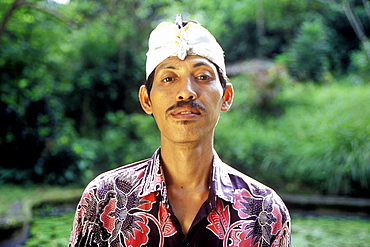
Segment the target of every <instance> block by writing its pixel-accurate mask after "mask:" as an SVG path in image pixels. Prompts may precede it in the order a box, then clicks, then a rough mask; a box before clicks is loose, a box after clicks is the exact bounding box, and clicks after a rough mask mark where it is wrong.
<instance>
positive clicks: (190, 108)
mask: <svg viewBox="0 0 370 247" xmlns="http://www.w3.org/2000/svg"><path fill="white" fill-rule="evenodd" d="M167 112H168V114H169V115H170V116H172V117H174V118H175V119H179V120H193V119H196V118H198V117H200V116H202V114H203V113H202V112H205V108H204V106H203V105H201V104H199V103H198V102H194V101H179V102H177V103H176V104H175V105H173V106H171V107H170V108H169V109H168V110H167Z"/></svg>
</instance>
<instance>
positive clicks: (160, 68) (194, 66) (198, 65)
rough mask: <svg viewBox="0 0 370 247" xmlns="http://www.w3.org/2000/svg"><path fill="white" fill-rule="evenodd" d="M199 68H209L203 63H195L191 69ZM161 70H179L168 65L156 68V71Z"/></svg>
mask: <svg viewBox="0 0 370 247" xmlns="http://www.w3.org/2000/svg"><path fill="white" fill-rule="evenodd" d="M201 66H208V67H209V66H210V65H209V64H207V63H205V62H199V63H196V64H194V65H193V68H197V67H201ZM162 69H175V70H178V69H179V68H178V67H175V66H173V65H168V64H162V65H161V66H159V67H158V70H162Z"/></svg>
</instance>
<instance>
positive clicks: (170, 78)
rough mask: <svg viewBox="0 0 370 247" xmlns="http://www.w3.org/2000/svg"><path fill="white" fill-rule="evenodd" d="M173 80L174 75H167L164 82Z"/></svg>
mask: <svg viewBox="0 0 370 247" xmlns="http://www.w3.org/2000/svg"><path fill="white" fill-rule="evenodd" d="M173 80H174V78H173V77H166V78H164V79H163V82H171V81H173Z"/></svg>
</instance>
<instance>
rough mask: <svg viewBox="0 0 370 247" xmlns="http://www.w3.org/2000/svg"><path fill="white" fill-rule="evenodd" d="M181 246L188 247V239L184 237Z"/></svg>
mask: <svg viewBox="0 0 370 247" xmlns="http://www.w3.org/2000/svg"><path fill="white" fill-rule="evenodd" d="M183 246H184V247H189V246H190V242H189V240H187V239H185V240H184V242H183Z"/></svg>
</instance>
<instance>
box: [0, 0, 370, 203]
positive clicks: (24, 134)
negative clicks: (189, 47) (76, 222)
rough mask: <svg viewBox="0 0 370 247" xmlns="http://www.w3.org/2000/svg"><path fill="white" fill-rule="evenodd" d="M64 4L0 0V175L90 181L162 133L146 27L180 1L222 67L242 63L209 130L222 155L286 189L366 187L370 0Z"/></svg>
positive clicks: (179, 9) (143, 151)
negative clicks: (150, 99) (146, 109)
mask: <svg viewBox="0 0 370 247" xmlns="http://www.w3.org/2000/svg"><path fill="white" fill-rule="evenodd" d="M58 2H59V3H58ZM65 3H68V4H60V0H58V1H56V0H3V1H2V3H1V8H0V82H1V83H0V156H1V161H0V183H40V182H43V183H54V184H69V183H80V184H86V183H87V182H88V181H89V180H90V179H91V178H92V177H93V176H94V175H95V174H97V173H99V172H101V171H105V170H108V169H112V168H115V167H117V166H120V165H123V164H126V163H129V162H133V161H135V160H139V159H143V158H146V157H148V156H149V155H150V154H151V153H152V152H153V151H154V150H155V149H156V148H157V146H158V145H159V137H158V131H157V130H156V126H155V123H154V121H153V119H152V118H151V117H149V116H145V115H144V114H143V112H142V110H141V109H140V106H139V103H138V98H137V90H138V88H139V86H140V85H141V84H142V83H143V80H144V78H145V76H144V65H145V52H146V49H147V38H148V35H149V32H150V31H151V30H152V29H153V28H154V27H155V26H156V25H157V24H158V23H159V22H160V21H163V20H165V21H173V20H174V18H175V15H176V14H177V13H183V18H184V19H197V20H198V21H200V22H201V23H202V24H203V25H204V26H205V27H206V28H208V29H209V30H210V31H211V32H212V33H213V34H214V35H215V36H216V37H217V39H218V40H219V42H220V43H221V45H222V46H223V47H224V49H225V54H226V60H227V63H228V64H229V65H234V64H242V65H243V66H244V65H246V66H244V67H245V68H244V67H243V66H241V67H243V69H242V70H241V72H240V71H239V72H237V74H239V76H233V75H234V74H232V73H231V74H230V75H231V81H232V82H233V83H234V85H235V87H236V88H237V89H238V91H237V94H236V99H235V102H234V107H233V110H232V111H231V112H230V113H226V114H223V116H222V119H221V121H220V126H219V127H218V129H217V131H218V133H217V139H216V144H217V147H218V149H220V153H221V156H222V157H225V159H226V160H227V161H228V162H229V163H230V164H232V165H235V166H237V167H238V168H240V169H242V170H243V171H245V172H248V173H250V174H251V175H253V176H255V177H257V178H260V179H261V180H263V182H265V183H269V184H271V185H275V184H276V185H278V186H279V187H281V188H283V189H284V190H287V191H300V190H305V191H307V192H311V193H312V192H318V193H332V194H346V195H360V196H365V195H364V194H361V193H362V192H364V191H368V190H369V186H370V184H369V183H370V181H369V178H370V176H369V170H368V169H369V168H368V167H370V166H369V162H370V158H369V151H368V150H370V149H369V140H370V138H369V135H370V134H369V127H368V126H370V121H369V116H370V114H369V113H370V112H369V111H370V110H369V108H368V106H367V105H368V103H367V102H368V98H369V95H370V92H369V89H368V88H369V84H368V81H369V77H370V74H369V71H370V62H369V61H370V55H369V54H370V52H369V50H370V45H369V40H368V35H369V33H370V14H369V13H370V7H369V3H368V2H367V1H360V0H351V1H350V0H344V1H335V0H332V1H325V0H309V1H287V0H279V1H276V0H261V1H256V0H236V1H208V0H207V1H189V0H181V1H169V0H159V1H158V0H157V1H153V0H145V1H144V0H122V1H115V0H102V1H88V0H79V1H77V0H71V1H70V2H69V1H66V2H65ZM256 58H259V59H258V60H256ZM244 61H252V62H247V63H244ZM253 61H259V62H258V63H254V62H253ZM261 61H262V62H261ZM260 64H261V66H260ZM338 81H339V82H338ZM230 133H231V134H230ZM236 140H237V141H236ZM298 154H299V155H298ZM366 195H368V193H366Z"/></svg>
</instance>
